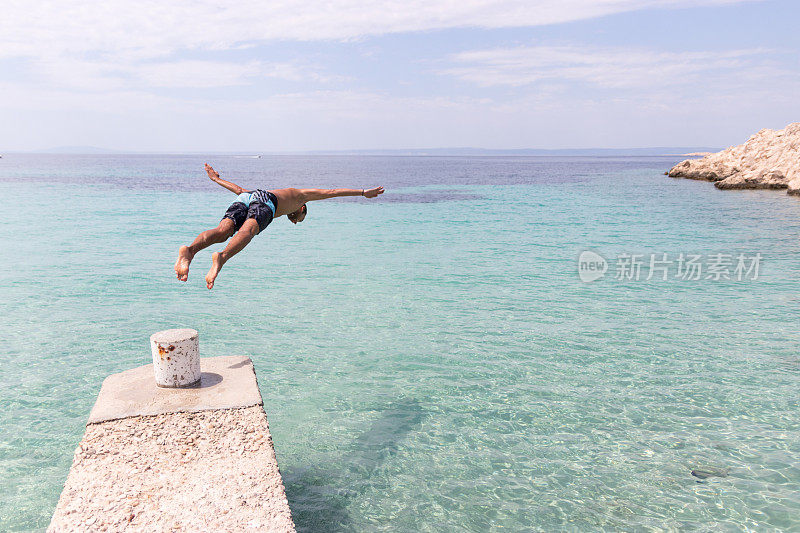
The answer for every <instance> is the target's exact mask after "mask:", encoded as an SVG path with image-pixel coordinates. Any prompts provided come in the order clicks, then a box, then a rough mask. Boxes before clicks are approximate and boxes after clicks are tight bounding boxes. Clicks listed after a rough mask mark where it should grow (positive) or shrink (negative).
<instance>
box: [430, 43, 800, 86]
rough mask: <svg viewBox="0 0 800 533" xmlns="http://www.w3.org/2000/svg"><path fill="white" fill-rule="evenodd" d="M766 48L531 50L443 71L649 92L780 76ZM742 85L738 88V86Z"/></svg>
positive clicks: (469, 57)
mask: <svg viewBox="0 0 800 533" xmlns="http://www.w3.org/2000/svg"><path fill="white" fill-rule="evenodd" d="M771 53H773V52H771V51H769V50H764V49H747V50H729V51H723V52H710V51H699V52H657V51H650V50H636V49H630V48H598V47H589V46H528V47H516V48H497V49H491V50H477V51H470V52H463V53H460V54H455V55H453V56H451V57H450V58H449V60H450V61H451V62H452V63H453V64H454V65H455V66H452V67H449V68H445V69H443V70H441V73H442V74H445V75H449V76H454V77H456V78H459V79H461V80H464V81H468V82H471V83H474V84H477V85H479V86H482V87H491V86H511V87H522V86H527V85H533V84H539V83H572V84H582V85H588V86H594V87H601V88H607V89H617V90H624V89H646V88H654V87H664V86H668V85H686V84H689V83H695V82H698V81H700V80H701V79H702V80H703V82H704V83H708V82H709V80H710V79H714V78H720V77H724V78H732V77H733V78H737V79H740V78H741V77H742V72H747V78H748V79H750V80H751V81H759V80H763V79H764V78H769V77H774V76H780V75H783V74H786V75H791V73H788V72H785V73H784V72H782V71H781V70H780V69H778V68H771V67H769V66H767V65H766V64H765V60H764V58H765V57H768V56H769V55H770V54H771ZM737 85H738V83H737Z"/></svg>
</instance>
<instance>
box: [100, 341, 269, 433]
mask: <svg viewBox="0 0 800 533" xmlns="http://www.w3.org/2000/svg"><path fill="white" fill-rule="evenodd" d="M200 366H201V368H202V370H203V372H202V374H201V378H200V383H199V385H198V386H197V387H193V388H162V387H158V386H156V384H155V381H154V380H153V365H145V366H141V367H139V368H133V369H131V370H126V371H124V372H120V373H119V374H113V375H111V376H108V377H107V378H106V379H105V381H103V386H102V387H101V388H100V394H99V395H98V397H97V401H96V402H95V404H94V407H93V408H92V412H91V414H90V415H89V423H90V424H92V423H97V422H102V421H105V420H114V419H117V418H125V417H129V416H139V415H156V414H164V413H175V412H181V411H183V412H186V411H204V410H207V409H227V408H231V407H250V406H253V405H261V404H262V401H261V393H260V392H259V390H258V383H257V382H256V373H255V369H254V368H253V363H252V361H250V359H249V358H247V357H241V356H226V357H204V358H202V359H201V360H200Z"/></svg>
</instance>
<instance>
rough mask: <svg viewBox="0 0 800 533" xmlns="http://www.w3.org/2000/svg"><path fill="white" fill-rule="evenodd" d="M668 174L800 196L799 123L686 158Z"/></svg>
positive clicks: (727, 187)
mask: <svg viewBox="0 0 800 533" xmlns="http://www.w3.org/2000/svg"><path fill="white" fill-rule="evenodd" d="M667 174H668V175H669V176H670V177H672V178H689V179H695V180H707V181H713V182H714V185H715V186H716V187H717V188H718V189H787V192H788V193H789V194H795V195H800V122H794V123H792V124H789V125H788V126H786V128H784V129H782V130H768V129H764V130H761V131H759V132H758V133H756V134H755V135H753V136H752V137H750V139H748V140H747V142H745V143H744V144H740V145H738V146H731V147H730V148H728V149H727V150H723V151H721V152H717V153H715V154H710V155H707V156H705V157H703V158H702V159H687V160H685V161H682V162H680V163H678V164H677V165H675V166H674V167H672V169H670V171H669V172H668V173H667Z"/></svg>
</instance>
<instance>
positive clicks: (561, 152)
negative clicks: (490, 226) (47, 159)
mask: <svg viewBox="0 0 800 533" xmlns="http://www.w3.org/2000/svg"><path fill="white" fill-rule="evenodd" d="M718 150H719V149H718V148H709V147H707V146H689V147H686V146H678V147H675V146H670V147H653V148H562V149H556V150H544V149H538V148H519V149H507V150H493V149H487V148H419V149H412V148H409V149H377V150H311V151H303V152H270V151H263V152H258V151H252V152H217V151H215V150H209V151H192V152H158V153H161V154H214V155H241V154H258V153H261V154H272V155H275V154H302V155H389V156H414V155H416V156H561V157H567V156H609V157H610V156H658V155H683V154H689V153H695V152H716V151H718ZM29 153H35V154H137V153H138V154H144V153H147V152H133V151H127V150H110V149H108V148H97V147H96V146H57V147H55V148H47V149H43V150H33V151H32V152H29Z"/></svg>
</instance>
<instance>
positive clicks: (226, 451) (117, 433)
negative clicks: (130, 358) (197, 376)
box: [48, 357, 295, 532]
mask: <svg viewBox="0 0 800 533" xmlns="http://www.w3.org/2000/svg"><path fill="white" fill-rule="evenodd" d="M201 369H202V377H201V382H200V383H199V384H198V386H196V387H193V388H182V389H163V388H159V387H157V386H156V385H155V381H154V378H153V368H152V365H145V366H143V367H139V368H135V369H132V370H127V371H125V372H121V373H119V374H114V375H112V376H109V377H108V378H106V380H105V381H104V382H103V386H102V388H101V391H100V394H99V395H98V398H97V401H96V402H95V406H94V408H93V409H92V412H91V414H90V417H89V422H88V423H87V426H86V431H85V433H84V436H83V439H82V440H81V442H80V444H79V446H78V448H77V449H76V451H75V456H74V460H73V464H72V467H71V469H70V472H69V475H68V476H67V480H66V483H65V485H64V490H63V491H62V493H61V497H60V499H59V501H58V505H57V506H56V509H55V512H54V514H53V518H52V520H51V523H50V526H49V528H48V531H52V532H56V531H86V530H91V531H122V530H125V531H209V532H211V531H270V532H273V531H274V532H289V531H294V530H295V529H294V523H293V522H292V517H291V511H290V509H289V503H288V500H287V499H286V492H285V490H284V486H283V480H282V478H281V474H280V471H279V469H278V462H277V458H276V455H275V449H274V446H273V442H272V436H271V435H270V432H269V424H268V421H267V416H266V413H265V412H264V409H263V407H262V405H263V401H262V399H261V393H260V391H259V389H258V383H257V381H256V378H255V371H254V368H253V364H252V362H251V361H250V359H249V358H247V357H213V358H203V359H201Z"/></svg>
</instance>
